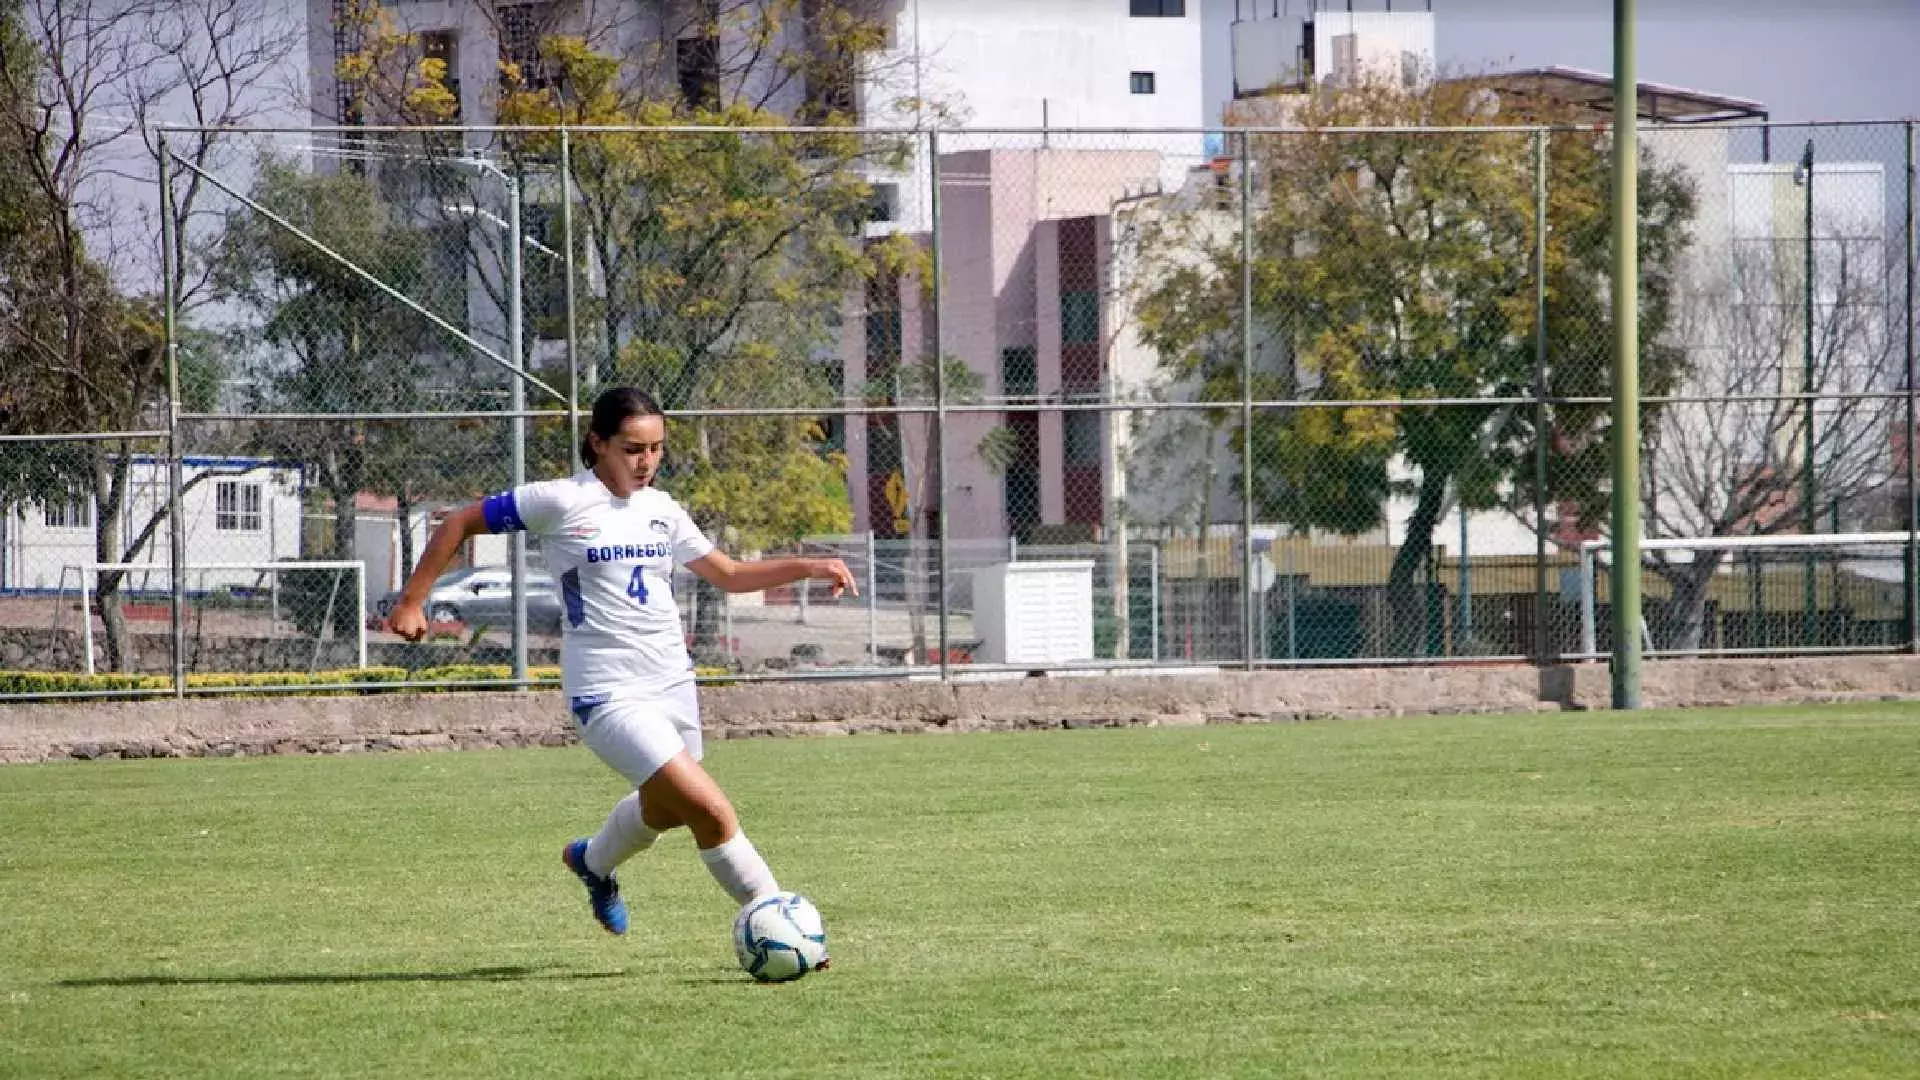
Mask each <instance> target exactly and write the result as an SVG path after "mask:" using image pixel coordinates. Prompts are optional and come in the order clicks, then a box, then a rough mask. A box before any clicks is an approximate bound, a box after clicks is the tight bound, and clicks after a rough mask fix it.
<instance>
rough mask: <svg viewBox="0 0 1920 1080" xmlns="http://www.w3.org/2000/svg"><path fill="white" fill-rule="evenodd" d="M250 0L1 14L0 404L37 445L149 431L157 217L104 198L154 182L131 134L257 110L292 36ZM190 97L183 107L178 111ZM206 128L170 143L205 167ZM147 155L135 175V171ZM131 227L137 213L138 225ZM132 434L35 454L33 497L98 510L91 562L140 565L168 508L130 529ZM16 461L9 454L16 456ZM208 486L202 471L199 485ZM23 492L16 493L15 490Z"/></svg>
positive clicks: (157, 364)
mask: <svg viewBox="0 0 1920 1080" xmlns="http://www.w3.org/2000/svg"><path fill="white" fill-rule="evenodd" d="M263 11H264V9H263V8H261V7H260V5H259V4H258V3H257V2H256V0H134V2H131V3H125V4H116V5H111V6H108V7H104V8H102V7H80V8H75V7H73V6H71V5H68V4H63V3H59V2H57V0H23V2H18V3H12V4H9V5H7V6H6V7H5V8H4V9H0V27H3V28H4V29H0V34H3V35H4V38H5V42H4V47H0V102H4V103H5V104H4V107H0V160H4V161H5V163H6V164H5V165H4V166H0V171H3V172H4V173H5V177H4V179H5V181H6V186H7V189H8V190H7V192H6V194H5V195H4V196H0V199H4V200H6V201H7V204H8V207H9V210H8V211H7V212H6V213H5V214H3V215H0V216H4V217H5V218H6V219H7V220H6V223H5V225H0V228H5V229H7V230H9V231H10V232H11V240H12V241H13V242H10V243H9V244H8V245H7V247H8V254H7V255H6V256H5V259H6V260H7V263H8V266H7V271H6V273H5V274H4V280H0V289H4V290H5V295H4V297H3V298H0V319H4V320H5V324H6V325H5V327H4V329H0V340H4V341H5V342H6V344H5V345H4V346H0V365H3V366H0V395H4V396H5V397H6V398H7V399H8V401H9V402H10V403H11V406H12V407H11V409H10V412H9V426H10V427H11V428H12V430H15V431H21V432H33V433H52V432H71V431H126V430H133V429H136V428H141V427H153V426H157V425H158V418H157V411H158V408H159V406H160V405H161V404H162V401H163V396H164V394H165V391H166V387H165V381H166V380H165V374H166V356H165V353H164V351H163V350H162V349H161V348H160V344H161V342H160V338H161V311H160V308H159V304H158V303H157V302H156V301H154V300H153V299H152V298H151V296H152V294H153V293H154V292H157V291H158V290H157V289H155V288H153V287H152V285H151V284H149V285H147V286H146V287H140V286H138V285H136V286H135V287H131V288H129V287H128V286H127V285H126V284H125V282H127V281H128V280H134V281H144V282H148V283H153V282H157V280H158V267H157V266H156V265H155V263H156V261H157V260H155V259H154V258H153V255H154V254H155V253H156V252H157V248H156V247H155V246H154V245H153V244H152V243H151V236H152V230H151V228H150V225H151V222H150V221H147V222H142V221H138V220H130V218H129V215H128V214H127V213H126V212H125V206H126V204H127V203H128V201H129V200H127V199H126V198H124V196H120V197H116V195H115V192H114V191H113V190H112V186H113V185H114V184H115V183H116V182H124V181H126V180H127V179H129V176H130V175H133V176H138V177H145V176H151V175H152V173H151V165H152V164H153V161H152V158H151V154H152V152H153V147H151V146H144V148H143V144H142V143H141V141H140V139H139V138H138V134H139V133H140V132H141V131H142V130H143V124H144V123H145V122H146V121H149V120H153V119H158V118H159V117H161V116H162V115H169V116H172V115H177V113H178V112H180V111H184V112H185V113H186V115H187V116H188V117H191V118H192V119H194V120H197V121H200V122H204V123H209V124H221V123H233V122H237V121H238V120H240V119H243V118H244V116H245V115H246V114H247V112H248V110H250V109H253V108H259V107H263V106H264V104H265V101H264V99H262V98H259V97H258V96H257V95H256V94H255V93H254V92H255V91H257V90H258V89H259V88H260V86H261V85H262V82H263V80H264V79H265V78H266V77H267V76H268V74H269V73H270V72H271V71H272V70H273V69H274V67H275V66H276V65H277V64H278V63H279V61H280V60H281V59H282V58H283V57H284V56H285V55H286V54H287V51H288V50H290V49H291V47H292V45H293V43H294V42H295V41H296V40H297V36H296V35H295V34H294V33H291V32H286V33H282V34H279V35H277V36H276V35H274V34H272V33H268V32H264V31H263V30H262V29H261V28H262V27H270V26H274V25H284V24H276V23H273V22H271V21H270V20H267V19H265V18H264V17H263ZM182 103H184V105H182ZM218 143H219V137H218V135H217V134H216V133H213V132H202V133H199V134H196V135H188V136H183V137H182V138H181V139H179V140H178V141H177V143H176V146H175V149H176V150H177V151H179V152H180V153H181V154H182V155H183V156H185V157H187V158H188V159H190V160H197V161H201V162H204V161H206V160H209V158H210V156H211V155H212V154H214V153H215V148H216V146H217V145H218ZM142 158H144V159H145V160H144V165H134V164H130V162H136V161H139V160H140V159H142ZM199 190H200V189H199V187H198V185H196V184H188V185H186V186H184V187H182V188H177V189H175V190H174V191H172V192H169V195H168V198H169V204H170V210H171V212H172V213H173V215H174V217H175V220H176V221H178V222H180V223H182V224H183V229H182V231H181V234H180V236H179V238H178V239H177V241H176V249H175V255H176V264H175V270H174V275H173V280H172V282H171V285H172V287H173V290H174V294H175V296H176V298H177V300H178V302H179V303H180V305H181V306H182V307H183V308H190V307H191V306H192V305H193V304H194V303H195V302H197V301H199V300H201V299H203V298H204V295H205V294H204V290H203V289H201V288H200V286H201V285H202V284H203V280H204V279H203V277H202V276H200V275H199V274H198V273H197V269H196V268H198V267H201V266H202V264H200V263H199V262H198V261H197V260H196V258H195V257H194V255H195V252H196V250H197V249H196V248H195V245H194V235H195V234H194V231H193V229H192V228H191V227H190V223H191V222H192V221H193V219H194V215H195V205H196V199H197V197H198V195H199ZM134 217H136V218H137V215H134ZM141 449H142V448H141V447H139V446H138V445H137V444H136V443H134V442H133V441H130V440H126V439H109V440H99V441H90V442H79V443H71V444H67V445H65V446H63V447H61V448H59V449H58V450H56V451H53V452H50V453H44V454H40V455H38V461H37V462H36V464H35V468H34V469H31V470H8V471H10V472H11V473H12V474H13V475H15V476H21V477H23V478H25V480H26V483H27V484H28V487H27V491H28V492H31V493H34V494H38V495H41V496H44V495H46V494H48V493H51V492H64V493H66V494H68V495H69V496H72V497H77V498H85V499H87V500H89V501H90V502H91V503H92V505H93V507H94V509H95V513H94V559H95V561H98V562H125V561H130V560H133V559H135V558H136V557H137V556H138V555H139V554H140V553H141V551H142V550H144V549H145V547H146V545H147V544H148V543H150V542H151V541H152V540H153V538H154V537H155V536H156V535H157V533H158V531H159V529H160V528H161V527H162V526H163V525H164V524H165V520H166V508H165V504H164V503H163V504H162V505H161V507H160V508H159V509H158V510H156V511H155V512H153V513H152V514H151V515H150V516H149V517H148V518H147V519H146V520H145V521H144V522H142V521H128V520H125V517H126V507H127V504H126V500H125V499H124V495H125V493H126V491H127V488H128V483H129V478H130V476H131V473H132V470H133V467H134V464H135V459H136V456H137V453H138V452H139V451H140V450H141ZM16 456H17V455H16ZM214 475H217V474H216V473H215V472H212V471H205V472H198V473H196V475H195V477H194V479H193V481H192V482H195V483H197V482H203V481H205V480H206V479H210V478H211V477H212V476H214ZM14 495H15V498H19V497H21V496H20V495H19V494H18V493H14ZM122 578H123V575H122V574H120V573H118V572H107V573H103V574H102V575H101V576H100V579H99V581H98V588H97V592H96V597H97V602H98V605H99V611H100V614H101V617H102V619H103V621H104V622H105V624H106V629H107V635H106V648H107V660H108V663H109V664H110V665H111V666H113V667H115V668H119V669H123V670H124V669H126V668H127V667H129V666H130V664H131V661H132V656H131V649H130V642H129V639H128V636H127V627H126V624H125V620H124V618H123V617H122V615H121V610H120V603H119V591H120V587H121V584H122Z"/></svg>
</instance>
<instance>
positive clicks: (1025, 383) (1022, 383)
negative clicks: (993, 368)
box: [1000, 345, 1040, 398]
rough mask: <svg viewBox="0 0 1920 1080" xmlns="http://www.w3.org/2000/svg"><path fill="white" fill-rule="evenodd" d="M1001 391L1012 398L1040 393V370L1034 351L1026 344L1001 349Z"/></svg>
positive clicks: (1033, 395)
mask: <svg viewBox="0 0 1920 1080" xmlns="http://www.w3.org/2000/svg"><path fill="white" fill-rule="evenodd" d="M1000 392H1001V393H1002V394H1004V395H1005V396H1007V397H1010V398H1019V397H1035V396H1037V395H1038V394H1039V393H1040V371H1039V365H1038V364H1037V363H1036V362H1035V356H1034V351H1033V349H1032V348H1031V347H1028V346H1025V345H1016V346H1014V347H1013V348H1011V349H1002V350H1000Z"/></svg>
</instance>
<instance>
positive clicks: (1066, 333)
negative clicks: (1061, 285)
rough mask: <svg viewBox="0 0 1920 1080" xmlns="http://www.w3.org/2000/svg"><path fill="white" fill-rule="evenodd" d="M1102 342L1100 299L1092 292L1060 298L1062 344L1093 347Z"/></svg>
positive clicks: (1063, 295) (1065, 295) (1074, 293)
mask: <svg viewBox="0 0 1920 1080" xmlns="http://www.w3.org/2000/svg"><path fill="white" fill-rule="evenodd" d="M1099 341H1100V297H1099V295H1098V294H1096V293H1090V292H1070V293H1064V294H1062V295H1061V297H1060V343H1061V344H1062V345H1091V344H1098V343H1099Z"/></svg>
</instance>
